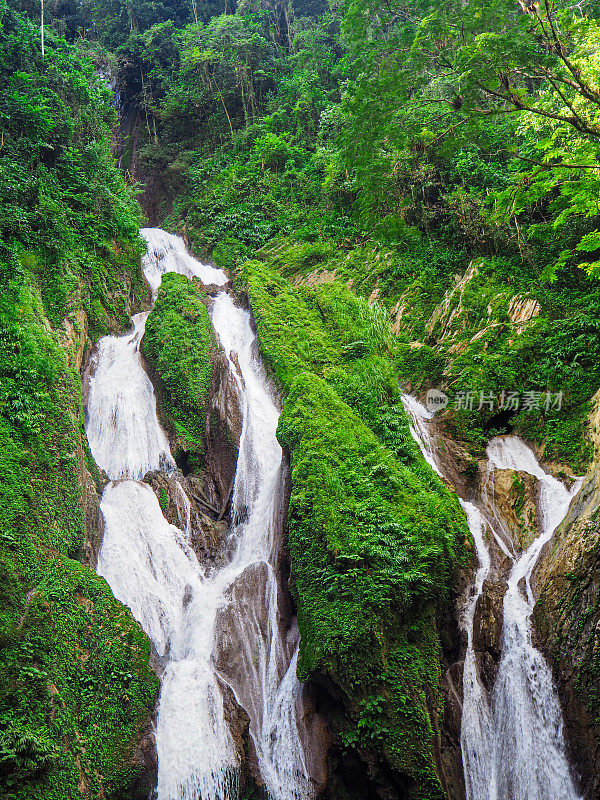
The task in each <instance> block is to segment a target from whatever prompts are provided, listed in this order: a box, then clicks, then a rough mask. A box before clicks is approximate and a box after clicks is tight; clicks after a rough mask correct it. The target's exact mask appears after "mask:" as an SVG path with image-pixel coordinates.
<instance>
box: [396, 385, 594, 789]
mask: <svg viewBox="0 0 600 800" xmlns="http://www.w3.org/2000/svg"><path fill="white" fill-rule="evenodd" d="M403 400H404V405H405V408H406V410H407V412H408V414H409V417H410V420H411V433H412V435H413V437H414V439H415V440H416V442H417V443H418V445H419V447H420V449H421V451H422V453H423V456H424V457H425V459H426V460H427V462H428V463H429V464H430V465H431V466H432V467H433V469H434V470H435V471H436V472H437V473H438V474H439V475H442V467H441V465H440V463H439V460H438V458H437V456H436V448H435V437H434V436H433V435H432V433H431V431H430V428H429V425H430V420H431V418H432V417H433V414H432V413H431V412H429V411H428V410H427V409H426V408H425V407H424V406H423V405H422V404H421V403H419V402H418V401H417V400H416V399H415V398H414V397H410V396H405V397H404V398H403ZM486 455H487V460H488V474H492V475H493V471H494V470H514V471H515V472H517V473H524V474H527V475H529V476H532V477H533V478H535V480H536V482H537V495H538V501H537V504H538V511H539V524H538V531H537V534H538V535H537V537H536V538H535V539H534V540H533V542H532V543H531V544H530V545H529V546H528V547H527V548H526V549H525V550H524V551H523V552H522V553H521V554H515V553H514V552H511V547H510V546H507V542H506V532H505V531H504V530H503V529H501V528H503V527H504V526H503V525H502V520H501V517H500V515H499V512H498V509H496V508H495V507H494V504H493V500H492V499H491V498H490V496H489V494H488V492H487V491H485V490H484V492H482V498H481V502H480V503H479V504H478V505H476V504H474V503H472V502H468V501H466V500H464V499H461V500H460V502H461V505H462V507H463V509H464V511H465V514H466V518H467V523H468V526H469V530H470V532H471V534H472V536H473V540H474V543H475V548H476V552H477V557H478V560H479V568H478V570H477V572H476V575H475V579H474V583H473V586H472V591H471V594H470V596H469V598H468V599H467V601H466V603H465V607H464V608H463V612H462V619H461V623H462V627H463V629H464V631H465V633H466V640H467V647H466V653H465V661H464V667H463V710H462V722H461V742H460V743H461V750H462V757H463V770H464V778H465V789H466V797H467V800H579V797H580V795H579V794H578V792H577V789H576V787H575V783H574V779H573V776H572V773H571V769H570V766H569V763H568V760H567V755H566V751H565V742H564V737H563V721H562V712H561V708H560V704H559V700H558V695H557V692H556V688H555V686H554V683H553V680H552V673H551V670H550V667H549V665H548V663H547V662H546V660H545V658H544V657H543V656H542V654H541V653H540V652H539V651H538V650H537V649H536V648H535V646H534V644H533V641H532V627H531V615H532V612H533V607H534V602H535V598H534V596H533V592H532V589H531V585H530V581H531V576H532V573H533V570H534V568H535V566H536V564H537V561H538V559H539V556H540V554H541V551H542V548H543V547H544V545H545V544H546V543H547V542H548V541H550V539H551V538H552V536H553V534H554V532H555V530H556V528H557V527H558V526H559V525H560V523H561V522H562V520H563V519H564V518H565V516H566V514H567V511H568V510H569V506H570V504H571V501H572V499H573V497H574V496H575V494H576V493H577V491H578V490H579V487H580V486H581V480H576V481H575V482H574V483H573V485H572V487H571V488H570V489H567V488H566V487H565V485H564V484H563V483H561V482H560V481H559V480H557V479H556V478H554V477H553V476H552V475H550V474H548V473H547V472H545V471H544V470H543V469H542V467H541V466H540V464H539V462H538V461H537V459H536V457H535V455H534V453H533V451H532V450H531V449H530V448H529V447H528V446H527V445H526V444H525V443H524V442H523V441H522V440H521V439H519V438H518V437H516V436H501V437H496V438H494V439H492V440H491V441H490V442H489V443H488V446H487V451H486ZM490 536H491V537H492V538H493V540H494V542H495V543H496V544H497V545H498V547H499V549H500V550H501V551H502V552H503V554H504V555H505V556H506V557H507V558H509V559H510V562H511V566H510V571H509V574H508V576H507V579H506V593H505V595H504V600H503V606H502V608H503V628H502V651H501V656H500V662H499V664H498V671H497V675H496V679H495V682H494V686H493V688H492V689H491V691H488V690H487V689H486V687H485V686H484V684H483V682H482V679H481V676H480V674H479V668H478V663H477V654H476V650H475V647H474V632H473V624H474V617H475V612H476V608H477V604H478V602H479V600H480V598H481V596H482V593H483V591H484V583H485V580H486V577H487V576H488V574H489V572H490V569H491V565H492V556H491V551H490V547H489V545H488V543H487V541H488V540H489V537H490Z"/></svg>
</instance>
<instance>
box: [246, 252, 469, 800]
mask: <svg viewBox="0 0 600 800" xmlns="http://www.w3.org/2000/svg"><path fill="white" fill-rule="evenodd" d="M236 280H237V283H238V286H239V287H240V288H243V289H244V290H245V291H246V292H247V293H248V296H249V299H250V303H251V306H252V309H253V312H254V317H255V320H256V325H257V331H258V338H259V343H260V346H261V350H262V352H263V355H264V357H265V360H266V361H267V363H268V365H269V366H270V367H271V369H272V370H273V372H274V374H275V376H276V378H277V379H278V380H279V382H280V384H281V386H282V389H283V390H284V392H285V394H286V400H285V406H284V411H283V414H282V416H281V419H280V424H279V428H278V438H279V440H280V441H281V443H282V445H283V446H284V447H285V448H286V449H287V450H288V451H289V452H290V455H291V467H292V475H291V477H292V494H291V499H290V510H289V520H288V536H289V547H290V553H291V560H292V586H293V592H294V594H295V597H296V601H297V605H298V623H299V627H300V631H301V636H302V639H301V649H300V659H299V671H300V674H301V677H304V678H306V677H309V676H316V675H319V674H323V673H325V674H327V675H328V676H329V680H332V681H333V682H335V683H336V684H337V686H338V687H339V690H340V693H341V696H342V698H343V702H344V705H345V708H346V714H345V716H344V718H343V720H342V721H341V722H340V723H339V730H338V731H337V732H338V733H339V735H340V737H341V740H342V743H343V746H344V747H346V748H352V749H356V750H357V751H358V752H359V754H361V755H363V756H364V757H365V760H366V761H368V762H369V763H372V759H371V758H370V757H369V756H368V755H367V754H368V753H369V752H370V753H375V752H376V753H378V754H383V756H384V758H385V759H386V760H387V761H388V763H389V765H391V767H392V768H393V769H394V770H395V771H397V772H398V773H401V774H403V775H404V776H406V777H407V779H408V781H409V783H411V785H412V787H413V788H412V790H411V792H412V794H411V797H414V798H417V797H419V798H438V797H442V796H443V795H442V790H441V787H440V784H439V781H438V778H437V776H436V771H435V766H434V755H433V745H434V739H435V735H436V732H437V731H439V728H440V721H439V717H440V716H441V715H442V713H443V708H442V705H443V703H442V693H441V687H440V675H441V667H440V651H441V646H440V641H439V634H438V630H437V624H436V617H437V609H439V608H440V607H441V606H442V605H443V604H444V603H446V602H448V598H449V596H450V593H451V591H452V583H453V575H454V570H455V568H456V566H457V564H458V563H459V562H460V561H461V560H462V559H463V557H464V550H463V543H464V541H465V537H466V536H467V531H466V525H465V523H464V520H463V516H462V512H461V511H460V509H459V507H458V504H457V501H456V498H455V497H454V496H453V495H451V494H450V493H449V492H448V491H447V490H446V489H445V487H444V486H443V484H442V483H441V482H440V481H439V479H438V478H437V476H436V475H435V474H434V473H433V472H432V470H431V469H430V468H429V467H428V466H427V465H426V464H425V462H424V461H423V458H422V456H421V454H420V452H419V451H418V448H417V447H416V446H415V444H414V441H413V439H412V437H411V436H410V432H409V429H408V422H407V419H406V415H405V412H404V409H403V406H402V403H401V390H400V385H399V377H400V372H399V369H398V367H399V364H401V358H402V350H401V349H400V344H399V343H398V342H397V341H396V340H395V339H394V337H392V336H391V335H390V333H389V327H388V319H387V314H386V313H385V311H384V310H383V309H382V308H380V307H378V306H374V307H371V306H370V305H369V304H368V303H367V302H366V301H365V300H363V299H361V298H360V297H358V296H357V295H355V294H354V293H353V292H352V291H351V290H350V289H349V288H348V287H347V285H346V284H345V283H344V284H342V283H338V282H333V283H327V284H322V285H318V286H316V287H312V288H311V287H308V286H292V285H291V284H289V283H288V282H287V281H286V280H285V278H283V277H282V276H281V275H278V274H277V273H276V272H275V271H274V270H273V269H272V268H271V267H269V266H267V265H266V264H264V263H261V262H259V261H252V262H248V263H246V264H245V265H243V266H242V268H241V269H240V271H239V274H238V276H237V279H236Z"/></svg>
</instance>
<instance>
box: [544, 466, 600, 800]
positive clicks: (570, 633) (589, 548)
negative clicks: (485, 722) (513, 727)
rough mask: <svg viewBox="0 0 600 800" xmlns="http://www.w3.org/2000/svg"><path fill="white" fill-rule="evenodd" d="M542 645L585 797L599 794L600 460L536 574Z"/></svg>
mask: <svg viewBox="0 0 600 800" xmlns="http://www.w3.org/2000/svg"><path fill="white" fill-rule="evenodd" d="M534 591H535V592H536V594H537V595H538V601H537V603H536V606H535V609H534V622H535V626H536V629H537V643H538V645H539V646H540V647H541V648H542V650H543V651H544V652H545V654H546V656H547V657H548V659H549V661H550V662H551V664H552V668H553V673H554V678H555V681H556V684H557V687H558V691H559V694H560V697H561V701H562V707H563V715H564V722H565V730H566V737H567V741H568V743H569V745H570V750H571V756H572V761H573V763H574V765H575V768H576V770H577V772H578V777H579V782H580V788H581V790H582V792H583V797H584V798H585V800H595V799H596V798H597V797H600V697H599V686H600V470H599V464H598V463H596V464H595V465H594V467H593V470H592V472H591V474H590V475H589V477H588V478H587V479H586V482H585V483H584V485H583V487H582V489H581V491H580V493H579V495H578V497H577V498H576V500H575V502H574V503H573V506H572V507H571V510H570V512H569V514H568V515H567V518H566V519H565V521H564V523H563V524H562V525H561V526H560V528H559V529H558V531H557V533H556V535H555V540H554V543H553V545H552V546H551V547H548V548H547V550H546V552H545V553H544V554H543V556H542V558H541V560H540V563H539V566H538V568H537V570H536V572H535V574H534Z"/></svg>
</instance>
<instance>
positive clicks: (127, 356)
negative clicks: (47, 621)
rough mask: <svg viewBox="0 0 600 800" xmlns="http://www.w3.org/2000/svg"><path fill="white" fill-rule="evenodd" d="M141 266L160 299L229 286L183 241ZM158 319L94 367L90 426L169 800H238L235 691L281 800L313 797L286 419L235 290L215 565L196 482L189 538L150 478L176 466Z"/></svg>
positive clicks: (223, 324) (224, 312) (218, 314)
mask: <svg viewBox="0 0 600 800" xmlns="http://www.w3.org/2000/svg"><path fill="white" fill-rule="evenodd" d="M142 234H143V236H144V237H145V239H146V240H147V242H148V252H147V254H146V256H145V257H144V260H143V270H144V275H145V276H146V279H147V280H148V283H149V284H150V286H151V288H152V291H153V293H156V291H157V290H158V287H159V286H160V281H161V278H162V275H163V274H164V273H166V272H178V273H181V274H184V275H187V276H189V277H192V276H196V277H199V278H200V280H202V281H203V283H205V284H217V285H221V286H222V285H223V284H224V283H225V282H226V276H225V275H224V273H223V272H221V271H220V270H216V269H214V268H212V267H209V266H206V265H203V264H200V263H199V262H198V261H196V260H195V259H193V258H192V257H191V256H190V255H189V254H188V253H187V252H186V249H185V245H184V243H183V241H182V240H181V239H180V238H178V237H175V236H172V235H170V234H168V233H165V232H164V231H161V230H159V229H144V230H143V231H142ZM146 318H147V314H138V315H136V317H134V320H133V321H134V328H133V331H132V333H130V334H126V335H125V336H120V337H105V338H104V339H102V340H101V341H100V342H99V345H98V347H97V349H96V352H95V355H94V357H93V361H92V363H91V369H90V378H89V387H88V399H87V413H86V430H87V434H88V439H89V443H90V447H91V450H92V454H93V455H94V458H95V459H96V462H97V463H98V464H99V466H100V467H102V469H104V470H105V471H106V473H107V475H108V477H109V479H110V480H111V482H110V483H109V484H108V485H107V487H106V489H105V491H104V494H103V496H102V502H101V510H102V513H103V516H104V520H105V534H104V540H103V544H102V548H101V551H100V553H99V557H98V572H99V574H101V575H103V576H104V577H105V578H106V580H107V581H108V583H109V584H110V586H111V588H112V590H113V592H114V594H115V596H116V597H117V598H119V599H120V600H121V601H122V602H123V603H125V604H127V605H128V606H129V607H130V608H131V611H132V613H133V614H134V616H135V617H136V619H137V620H138V621H139V622H140V624H141V625H142V627H143V629H144V630H145V631H146V633H147V634H148V636H149V637H150V639H151V640H152V642H153V643H154V646H155V648H156V651H157V653H158V654H159V656H162V657H163V658H164V661H165V670H164V674H163V676H162V685H161V693H160V700H159V708H158V720H157V725H156V745H157V752H158V785H157V797H158V800H235V798H237V796H238V780H239V767H240V756H239V752H238V750H239V747H238V746H237V745H236V741H235V735H234V732H233V731H232V729H231V726H230V716H231V713H230V711H228V707H227V694H228V693H229V694H231V692H233V695H234V696H235V698H236V700H237V702H238V703H239V704H240V705H241V706H242V707H243V708H244V710H245V711H246V713H247V715H248V717H249V719H250V735H251V737H252V741H253V744H254V748H255V751H256V755H257V760H258V765H259V769H260V773H261V777H262V780H263V782H264V785H265V790H266V793H267V796H268V798H270V800H310V797H311V796H312V790H311V785H310V779H309V776H308V771H307V768H306V760H305V754H304V749H303V741H302V737H301V735H300V729H299V725H300V723H299V709H300V704H301V699H302V698H301V695H302V688H301V686H300V684H299V683H298V680H297V678H296V659H297V644H298V642H297V639H298V637H297V633H296V632H295V630H293V629H292V630H291V631H286V630H284V628H283V626H282V623H281V620H280V617H281V615H280V613H279V605H280V588H279V584H278V580H277V573H276V567H277V561H278V555H279V554H278V547H279V535H278V534H279V527H278V526H279V523H280V519H281V503H282V480H283V472H282V452H281V448H280V447H279V444H278V442H277V439H276V436H275V431H276V428H277V421H278V417H279V412H278V409H277V406H276V404H275V401H274V398H273V396H272V394H271V391H270V387H269V383H268V380H267V377H266V374H265V371H264V368H263V365H262V363H261V360H260V357H259V354H258V347H257V343H256V336H255V334H254V333H253V331H252V328H251V324H250V315H249V313H248V312H247V311H245V310H243V309H241V308H239V307H238V306H236V305H235V303H234V301H233V299H232V298H231V296H230V295H229V294H228V293H227V292H226V291H221V292H220V293H219V294H217V296H216V298H215V300H214V303H213V305H212V311H211V318H212V322H213V326H214V328H215V331H216V334H217V336H218V338H219V340H220V342H221V344H222V346H223V348H224V350H225V352H226V354H227V356H228V359H229V363H230V369H231V373H232V375H233V376H234V378H235V380H236V382H237V385H238V390H239V396H240V398H241V404H242V417H243V425H242V433H241V438H240V444H239V456H238V465H237V470H236V476H235V483H234V489H233V501H232V504H233V513H232V525H231V530H230V540H231V547H230V548H229V550H230V553H231V555H230V557H229V559H228V560H227V562H226V563H225V564H224V565H222V566H221V567H220V568H218V569H217V568H214V569H212V570H208V569H206V568H205V567H204V566H203V565H202V564H200V563H199V561H198V559H197V557H196V555H195V553H194V551H193V549H192V548H191V545H190V534H191V514H190V503H189V499H188V498H187V496H186V494H185V490H184V487H183V486H182V485H181V483H178V485H177V487H176V489H177V495H178V496H177V500H176V502H177V504H178V508H179V509H180V518H181V519H184V520H185V524H184V525H183V528H184V530H180V529H179V528H177V527H175V526H173V525H171V524H169V522H167V520H166V519H165V518H164V516H163V514H162V512H161V509H160V506H159V503H158V500H157V498H156V495H155V494H154V492H153V490H152V489H151V488H150V486H148V485H147V484H145V483H142V482H141V479H142V478H143V476H144V475H145V474H146V472H148V471H149V470H157V469H160V470H163V471H165V472H167V473H172V472H173V471H174V469H175V464H174V461H173V457H172V455H171V453H170V451H169V445H168V441H167V438H166V436H165V434H164V432H163V431H162V429H161V427H160V424H159V421H158V418H157V414H156V400H155V396H154V392H153V388H152V384H151V382H150V380H149V379H148V377H147V375H146V373H145V372H144V369H143V365H142V360H141V357H140V353H139V346H140V341H141V338H142V336H143V333H144V326H145V322H146Z"/></svg>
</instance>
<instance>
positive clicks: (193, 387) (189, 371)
mask: <svg viewBox="0 0 600 800" xmlns="http://www.w3.org/2000/svg"><path fill="white" fill-rule="evenodd" d="M203 298H204V292H203V290H202V289H201V286H200V284H199V283H198V282H193V283H192V282H191V281H189V280H188V279H187V278H186V277H184V276H183V275H175V274H170V275H165V276H164V278H163V282H162V285H161V288H160V290H159V292H158V297H157V299H156V305H155V307H154V310H153V311H152V313H151V314H150V316H149V317H148V320H147V323H146V332H145V334H144V339H143V352H144V355H145V357H146V358H147V359H148V361H149V363H150V365H151V366H152V368H153V369H154V370H155V371H156V373H157V375H158V376H159V378H160V380H161V387H160V388H161V389H162V391H161V393H160V403H161V409H162V412H163V414H164V417H165V419H166V422H167V424H168V425H169V427H170V428H171V429H172V431H173V433H174V434H175V435H176V440H177V444H176V450H183V451H185V452H186V453H187V454H188V457H189V463H190V466H191V467H192V469H198V468H199V467H200V466H201V465H202V456H203V451H204V432H205V424H206V404H207V401H208V394H209V390H210V386H211V381H212V371H213V367H212V358H213V356H214V353H215V347H216V346H215V339H214V333H213V328H212V324H211V321H210V318H209V316H208V311H207V309H206V306H205V304H204V303H203Z"/></svg>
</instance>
